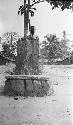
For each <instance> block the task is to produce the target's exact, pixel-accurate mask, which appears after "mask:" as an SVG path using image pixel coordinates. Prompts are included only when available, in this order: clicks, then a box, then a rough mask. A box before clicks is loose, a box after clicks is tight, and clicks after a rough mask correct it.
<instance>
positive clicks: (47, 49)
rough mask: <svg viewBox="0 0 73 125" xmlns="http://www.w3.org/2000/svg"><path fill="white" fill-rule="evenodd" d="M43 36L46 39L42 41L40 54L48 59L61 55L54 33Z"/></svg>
mask: <svg viewBox="0 0 73 125" xmlns="http://www.w3.org/2000/svg"><path fill="white" fill-rule="evenodd" d="M45 38H46V41H43V43H42V47H43V48H42V49H41V53H42V56H44V57H45V58H48V59H49V60H51V59H55V58H58V57H60V56H62V52H61V48H60V45H59V42H58V38H57V37H56V35H52V34H48V35H47V36H45Z"/></svg>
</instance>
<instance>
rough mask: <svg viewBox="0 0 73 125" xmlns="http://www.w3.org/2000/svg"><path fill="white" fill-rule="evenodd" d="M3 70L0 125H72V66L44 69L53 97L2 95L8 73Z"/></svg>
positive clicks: (46, 67)
mask: <svg viewBox="0 0 73 125" xmlns="http://www.w3.org/2000/svg"><path fill="white" fill-rule="evenodd" d="M12 68H13V67H11V65H10V66H0V125H73V119H72V113H73V108H72V107H73V65H71V66H61V65H60V66H57V65H56V66H54V65H52V66H51V65H50V66H44V68H43V75H47V76H48V77H49V79H50V82H51V84H52V87H53V89H54V93H53V95H51V96H45V97H28V98H24V97H19V98H18V100H14V98H13V97H6V96H4V95H3V94H2V91H3V87H2V86H3V85H4V81H5V78H4V76H5V74H6V73H5V72H6V71H7V70H8V69H9V70H12Z"/></svg>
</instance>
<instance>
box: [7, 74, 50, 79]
mask: <svg viewBox="0 0 73 125" xmlns="http://www.w3.org/2000/svg"><path fill="white" fill-rule="evenodd" d="M5 78H6V79H27V80H29V79H30V80H33V79H34V80H47V79H49V77H47V76H43V75H6V76H5Z"/></svg>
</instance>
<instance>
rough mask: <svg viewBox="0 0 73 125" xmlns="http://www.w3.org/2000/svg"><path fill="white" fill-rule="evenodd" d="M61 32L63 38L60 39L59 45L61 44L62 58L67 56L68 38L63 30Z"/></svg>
mask: <svg viewBox="0 0 73 125" xmlns="http://www.w3.org/2000/svg"><path fill="white" fill-rule="evenodd" d="M62 34H63V38H62V39H61V41H60V46H61V50H62V58H63V59H65V58H67V57H69V53H70V52H69V51H68V50H69V47H68V43H69V39H68V38H67V33H66V31H65V30H64V31H63V32H62Z"/></svg>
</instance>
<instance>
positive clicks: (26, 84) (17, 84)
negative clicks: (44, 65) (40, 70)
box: [4, 75, 50, 96]
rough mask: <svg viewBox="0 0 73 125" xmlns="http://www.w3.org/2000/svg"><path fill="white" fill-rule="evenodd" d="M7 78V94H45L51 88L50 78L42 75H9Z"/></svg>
mask: <svg viewBox="0 0 73 125" xmlns="http://www.w3.org/2000/svg"><path fill="white" fill-rule="evenodd" d="M5 78H6V81H5V87H4V88H5V94H7V95H22V96H24V95H25V96H44V95H46V94H47V91H48V90H49V89H50V85H49V83H48V81H49V78H48V77H46V76H42V75H7V76H5Z"/></svg>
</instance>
